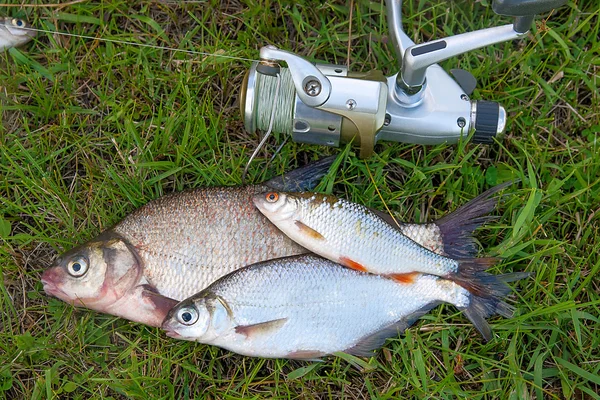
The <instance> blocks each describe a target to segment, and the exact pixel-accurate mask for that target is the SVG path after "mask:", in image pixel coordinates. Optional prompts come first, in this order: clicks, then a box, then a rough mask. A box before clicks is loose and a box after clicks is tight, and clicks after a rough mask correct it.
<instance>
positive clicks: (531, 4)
mask: <svg viewBox="0 0 600 400" xmlns="http://www.w3.org/2000/svg"><path fill="white" fill-rule="evenodd" d="M566 3H567V0H494V2H493V3H492V9H493V10H494V12H495V13H496V14H499V15H506V16H509V17H525V16H529V15H536V14H543V13H545V12H548V11H550V10H552V9H554V8H558V7H561V6H563V5H565V4H566Z"/></svg>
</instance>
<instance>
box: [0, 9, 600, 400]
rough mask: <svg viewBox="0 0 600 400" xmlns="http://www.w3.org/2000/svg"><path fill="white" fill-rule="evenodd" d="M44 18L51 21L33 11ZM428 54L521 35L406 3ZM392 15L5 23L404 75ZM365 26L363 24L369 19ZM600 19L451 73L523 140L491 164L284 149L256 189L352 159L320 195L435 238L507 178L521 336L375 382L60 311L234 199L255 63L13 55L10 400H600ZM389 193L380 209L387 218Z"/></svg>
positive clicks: (97, 48)
mask: <svg viewBox="0 0 600 400" xmlns="http://www.w3.org/2000/svg"><path fill="white" fill-rule="evenodd" d="M28 3H30V4H31V3H41V1H38V0H35V1H32V2H28ZM405 3H407V4H405V6H404V13H405V29H406V31H407V32H408V34H409V36H410V37H412V38H413V39H414V40H415V41H417V42H420V41H424V40H427V39H429V38H440V37H443V36H446V35H449V34H456V33H461V32H464V31H466V30H473V29H477V28H483V27H489V26H494V25H500V24H504V23H508V22H509V19H508V18H506V17H500V16H497V15H495V14H494V13H493V12H492V10H491V7H490V6H489V4H487V3H489V1H482V2H471V1H456V2H451V3H450V2H449V3H447V2H444V1H438V0H432V1H420V2H416V1H413V2H410V1H407V2H405ZM382 4H383V3H380V2H368V1H362V0H354V1H353V2H352V1H350V2H345V1H336V2H327V3H324V4H318V5H316V4H315V3H313V2H309V1H307V0H296V1H290V2H283V1H259V0H254V1H248V2H245V3H244V4H240V3H239V2H237V1H224V2H222V3H219V2H217V1H207V2H178V1H170V2H162V1H150V0H132V1H129V0H128V1H125V0H115V1H110V2H109V1H90V2H88V1H85V2H82V3H79V4H74V5H71V6H68V7H64V8H56V7H54V8H46V7H39V8H18V7H17V8H4V7H2V8H1V10H0V13H1V14H8V15H20V16H26V17H27V19H29V20H30V22H33V23H34V24H35V25H36V26H38V27H43V28H46V29H58V30H61V31H69V32H73V33H78V34H85V35H90V36H98V37H104V38H111V39H115V40H126V41H136V42H141V43H150V44H155V45H159V46H170V47H177V48H181V49H188V50H195V51H201V52H207V53H219V54H225V55H231V56H236V57H244V58H249V59H255V58H257V56H258V51H257V50H258V49H259V47H260V46H262V45H264V44H267V43H272V44H275V45H278V46H279V47H281V48H283V49H288V50H292V51H294V52H297V53H300V54H302V55H305V56H307V57H309V58H310V59H315V60H326V61H328V62H331V63H340V64H346V63H348V64H349V66H350V67H351V69H352V70H355V71H367V70H370V69H373V68H378V69H382V70H383V71H384V72H385V73H387V74H391V73H393V72H395V71H396V68H397V67H396V61H395V59H394V55H393V53H392V52H391V51H390V50H391V49H390V46H389V45H388V38H387V36H386V34H387V28H386V23H385V17H384V15H383V14H382V12H381V10H382ZM350 16H351V18H350ZM599 31H600V20H599V10H598V5H597V2H595V1H570V2H569V3H568V5H567V6H566V7H563V8H562V9H560V10H558V11H557V12H555V13H554V14H553V15H552V16H551V17H550V18H549V19H547V20H546V19H544V20H538V22H537V27H536V28H535V29H534V30H533V31H532V33H530V34H529V35H528V38H527V40H523V41H518V42H513V43H507V44H500V45H496V46H493V47H490V48H486V49H483V50H480V51H476V52H473V53H471V54H468V55H465V56H463V57H460V58H456V59H452V60H449V61H447V62H446V63H444V66H445V67H447V68H452V67H462V68H465V69H468V70H470V71H471V72H472V73H473V74H474V75H475V76H476V77H477V79H478V81H479V87H478V89H477V90H476V92H475V93H474V95H473V97H474V98H475V99H480V98H482V99H489V100H496V101H500V102H502V104H504V106H505V107H506V108H507V111H508V112H509V115H510V119H509V122H508V129H507V137H506V139H505V140H503V141H501V142H500V143H498V144H495V145H492V146H489V147H485V146H475V145H472V144H467V143H463V144H460V145H456V146H446V145H444V146H436V147H424V146H414V145H405V144H394V143H382V144H380V145H378V146H377V154H376V155H375V156H374V157H373V158H371V159H369V160H366V161H361V160H359V159H358V158H357V150H356V149H354V148H350V147H347V148H342V149H328V148H323V147H316V146H308V145H299V144H294V143H291V142H290V143H287V144H286V145H285V146H284V147H283V149H282V151H281V152H280V153H279V154H278V155H277V156H276V157H275V159H274V160H273V162H271V163H270V164H268V165H267V162H268V160H269V159H270V157H271V155H272V154H273V152H274V150H275V149H276V147H277V145H278V144H279V143H280V142H281V138H279V140H275V139H273V140H271V141H270V143H269V145H268V146H267V147H266V151H265V152H264V153H262V154H261V156H260V157H259V158H258V160H257V161H255V163H254V164H253V165H252V166H251V169H250V175H249V176H250V179H251V180H252V181H254V182H256V181H261V180H263V179H265V178H268V177H271V176H274V175H276V174H280V173H282V172H283V171H285V170H288V169H291V168H292V167H294V166H297V165H301V164H304V163H306V162H307V161H309V160H313V159H316V158H318V157H321V156H324V155H328V154H335V153H339V152H343V154H344V160H343V164H342V166H341V167H340V168H339V169H338V170H337V172H336V173H335V174H331V176H330V177H329V178H328V180H326V182H325V183H324V184H323V186H322V188H321V189H322V190H324V191H330V192H333V193H335V194H337V195H340V196H344V197H346V198H349V199H352V200H354V201H357V202H360V203H364V204H367V205H369V206H373V207H377V208H382V207H383V203H384V202H385V203H386V204H387V205H388V206H389V207H390V208H391V209H392V210H394V211H396V212H397V213H399V215H401V216H402V218H404V219H405V220H409V221H427V220H431V219H435V218H439V217H440V216H442V215H444V214H446V213H447V212H449V211H451V210H454V209H456V208H457V207H458V206H459V205H461V204H464V203H465V202H466V201H468V200H469V199H471V198H473V197H475V196H476V195H477V194H479V193H480V192H482V191H483V190H485V189H486V188H488V187H490V186H492V185H494V184H496V183H497V182H503V181H506V180H508V179H513V178H519V179H520V180H521V182H520V183H519V184H516V185H513V186H512V187H510V188H509V189H507V190H506V191H505V193H507V195H506V197H505V200H504V201H503V203H502V204H501V206H500V207H499V209H498V211H497V215H498V216H500V218H499V219H498V221H497V222H495V223H492V224H490V225H489V226H488V227H487V228H486V229H483V230H481V231H480V234H479V238H480V241H481V243H482V248H483V250H484V252H485V254H490V255H499V256H502V257H504V261H503V262H502V263H501V264H500V265H499V266H498V267H497V269H496V272H500V271H511V270H514V271H522V270H526V271H530V272H532V273H533V275H532V277H531V278H530V279H529V280H527V281H525V282H521V283H519V284H517V285H516V286H517V287H518V289H519V291H518V292H517V293H516V294H515V295H514V296H513V297H514V304H515V305H516V308H517V310H518V315H517V316H516V317H515V318H513V319H511V320H503V319H495V320H493V325H494V328H495V332H496V333H497V338H496V339H495V340H493V341H492V342H490V343H488V344H484V343H483V342H482V340H481V338H480V337H479V336H478V335H477V333H476V332H475V331H474V329H473V328H472V327H471V326H470V325H469V324H468V321H467V320H466V318H465V317H464V316H462V315H460V314H459V313H458V312H457V311H456V310H455V309H454V308H452V307H440V308H438V309H435V310H434V311H433V312H432V313H430V314H429V315H427V316H426V317H424V318H423V320H422V321H420V322H419V323H417V324H416V325H415V326H414V327H413V328H411V329H410V330H409V331H408V332H407V334H406V336H404V337H401V338H396V339H392V340H390V341H389V342H388V344H387V345H386V347H385V349H384V350H382V351H380V352H379V353H378V355H377V357H375V358H373V359H370V360H366V361H364V362H362V366H361V368H355V367H354V366H353V365H352V364H351V363H350V362H349V361H348V360H345V359H341V358H328V359H327V360H326V361H325V362H323V363H316V364H315V363H304V362H293V361H282V360H276V361H273V360H263V359H251V358H245V357H241V356H238V355H235V354H232V353H229V352H227V351H223V350H220V349H217V348H213V347H208V346H204V345H199V344H193V343H186V342H180V341H175V340H170V339H168V338H166V337H165V336H164V335H163V334H162V333H161V331H160V330H158V329H153V328H148V327H145V326H141V325H139V324H134V323H129V322H126V321H123V320H119V319H117V318H113V317H110V316H106V315H100V314H98V313H95V312H90V311H85V310H74V309H72V308H71V307H69V306H67V305H66V304H64V303H62V302H60V301H58V300H56V299H53V298H48V297H47V296H46V295H45V294H44V293H43V291H42V285H41V284H40V282H39V278H40V274H41V272H42V271H43V269H44V268H46V267H47V266H48V265H49V264H50V263H51V262H52V260H53V258H54V257H55V256H56V254H57V253H60V252H62V251H63V250H66V249H69V248H71V247H72V246H73V245H75V244H76V243H79V242H82V241H85V240H87V239H89V238H91V237H93V236H94V235H96V234H98V233H99V232H100V231H101V230H103V229H105V228H107V227H109V226H110V225H112V224H114V223H115V222H117V221H119V220H120V219H121V218H123V217H124V216H125V215H127V214H128V213H129V212H131V211H132V210H134V209H135V208H136V207H138V206H140V205H142V204H145V203H146V202H148V201H149V200H151V199H154V198H156V197H158V196H161V195H163V194H165V193H170V192H173V191H178V190H182V189H185V188H191V187H198V186H207V185H236V184H239V183H240V181H241V173H242V169H243V166H244V165H245V163H246V161H247V160H248V158H249V155H250V153H251V152H252V150H253V149H254V148H255V146H256V145H257V143H258V138H257V137H254V136H250V135H248V134H246V133H245V132H244V130H243V125H242V122H241V119H240V114H239V111H238V103H237V95H238V93H239V89H240V84H241V80H242V77H243V74H244V72H245V71H246V69H247V68H248V66H249V62H248V61H241V60H232V59H225V58H215V57H206V56H201V55H194V56H192V55H187V54H183V53H175V52H170V51H164V50H156V49H150V48H141V47H136V46H131V45H119V44H111V43H104V42H99V41H92V40H87V39H81V38H73V37H63V36H58V35H49V34H42V35H40V36H39V38H38V39H37V40H36V41H35V42H33V43H31V44H29V45H28V46H26V47H25V48H23V49H20V50H18V51H15V50H13V51H11V52H10V53H5V54H0V89H1V90H0V99H1V106H0V115H1V116H2V126H0V199H1V202H0V243H1V247H0V269H1V271H2V275H1V278H0V279H1V280H0V308H1V309H2V313H1V314H0V315H1V316H0V318H1V319H0V324H1V326H2V329H1V332H0V398H2V397H4V398H8V399H20V398H34V399H40V398H44V399H45V398H48V399H50V398H61V399H62V398H75V399H78V398H107V399H108V398H114V399H119V398H134V399H145V398H151V399H168V398H176V399H186V398H199V397H204V398H214V399H216V398H241V397H244V398H250V397H253V398H259V397H268V398H384V399H385V398H398V397H402V398H419V399H422V398H455V397H467V396H468V397H470V398H473V399H475V398H510V399H526V398H537V399H542V398H549V399H567V398H569V399H570V398H574V399H578V398H589V399H598V398H600V395H599V394H598V392H599V391H600V376H599V370H600V355H599V354H600V353H599V351H598V348H600V336H598V331H599V330H600V320H599V314H600V312H599V309H600V295H599V293H600V287H599V286H600V285H599V283H598V282H599V280H598V278H597V277H598V271H599V269H600V258H599V256H598V254H599V253H600V239H599V238H600V228H599V220H600V211H599V210H600V203H599V201H598V199H600V185H599V184H598V183H599V182H600V149H599V142H598V138H599V134H600V102H599V96H598V93H599V91H598V83H599V82H598V77H599V75H600V61H599V60H600V58H599V57H600V56H599V53H600V44H599V42H598V37H599V34H600V32H599ZM376 189H377V190H378V191H379V192H381V198H380V197H379V196H378V194H377V192H376Z"/></svg>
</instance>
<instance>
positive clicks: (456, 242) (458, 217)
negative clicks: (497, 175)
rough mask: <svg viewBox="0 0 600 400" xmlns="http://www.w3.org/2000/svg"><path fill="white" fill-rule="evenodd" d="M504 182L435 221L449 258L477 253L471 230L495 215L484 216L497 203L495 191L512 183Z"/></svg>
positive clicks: (465, 256) (471, 255)
mask: <svg viewBox="0 0 600 400" xmlns="http://www.w3.org/2000/svg"><path fill="white" fill-rule="evenodd" d="M512 184H513V182H512V181H511V182H505V183H502V184H500V185H497V186H494V187H493V188H491V189H489V190H486V191H485V192H483V193H482V194H480V195H479V196H477V197H475V198H474V199H473V200H471V201H469V202H468V203H467V204H465V205H464V206H462V207H460V208H458V209H457V210H456V211H454V212H452V213H450V214H448V215H446V216H445V217H443V218H440V219H439V220H437V221H435V224H436V225H437V226H438V228H439V229H440V232H441V235H442V242H443V243H444V252H445V253H446V254H447V255H448V256H449V257H451V258H457V259H458V258H469V257H473V256H475V255H476V254H477V246H476V242H475V238H474V237H473V231H475V229H477V228H478V227H479V226H480V225H482V224H484V223H485V222H487V221H489V220H492V219H494V218H496V217H494V216H486V215H485V214H488V213H489V212H491V211H492V210H493V209H494V208H495V207H496V205H497V204H498V199H497V198H496V197H494V195H495V194H496V193H498V192H499V191H501V190H502V189H504V188H506V187H507V186H510V185H512Z"/></svg>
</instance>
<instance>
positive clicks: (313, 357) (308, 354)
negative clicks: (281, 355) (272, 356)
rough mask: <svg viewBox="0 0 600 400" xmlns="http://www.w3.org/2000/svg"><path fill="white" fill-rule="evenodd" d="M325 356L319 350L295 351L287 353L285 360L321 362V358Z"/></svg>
mask: <svg viewBox="0 0 600 400" xmlns="http://www.w3.org/2000/svg"><path fill="white" fill-rule="evenodd" d="M325 355H326V354H325V353H323V352H322V351H319V350H296V351H292V352H291V353H289V354H288V355H287V356H285V358H289V359H292V360H306V361H319V362H321V361H323V360H321V357H323V356H325Z"/></svg>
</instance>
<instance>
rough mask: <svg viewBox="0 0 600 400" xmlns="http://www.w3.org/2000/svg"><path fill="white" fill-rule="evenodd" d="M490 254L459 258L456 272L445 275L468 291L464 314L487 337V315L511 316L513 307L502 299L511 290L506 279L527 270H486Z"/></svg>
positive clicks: (511, 279) (517, 277) (489, 334)
mask: <svg viewBox="0 0 600 400" xmlns="http://www.w3.org/2000/svg"><path fill="white" fill-rule="evenodd" d="M493 260H494V259H493V258H476V259H472V260H462V261H460V266H459V270H458V272H457V273H455V274H452V275H450V276H448V279H449V280H452V281H453V282H455V283H456V284H458V285H460V286H462V287H463V288H465V289H466V290H468V291H469V293H470V295H471V297H470V301H469V306H468V307H466V308H465V309H462V311H463V312H464V314H465V316H466V317H467V318H468V319H469V321H471V323H472V324H473V325H474V326H475V328H476V329H477V330H478V331H479V333H481V335H482V336H483V338H484V339H485V340H486V341H489V340H491V339H492V330H491V328H490V325H489V324H488V323H487V321H486V318H488V317H491V316H492V315H501V316H503V317H505V318H510V317H512V315H513V312H514V309H513V307H512V306H510V305H509V304H507V303H506V302H505V301H504V300H503V299H504V298H505V297H506V296H507V295H508V294H509V293H510V291H511V288H510V286H509V285H508V283H509V282H514V281H518V280H520V279H524V278H527V277H528V276H529V275H530V274H529V273H528V272H514V273H509V274H501V275H493V274H490V273H488V272H485V270H486V269H487V268H489V267H490V266H491V262H492V261H493Z"/></svg>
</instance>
